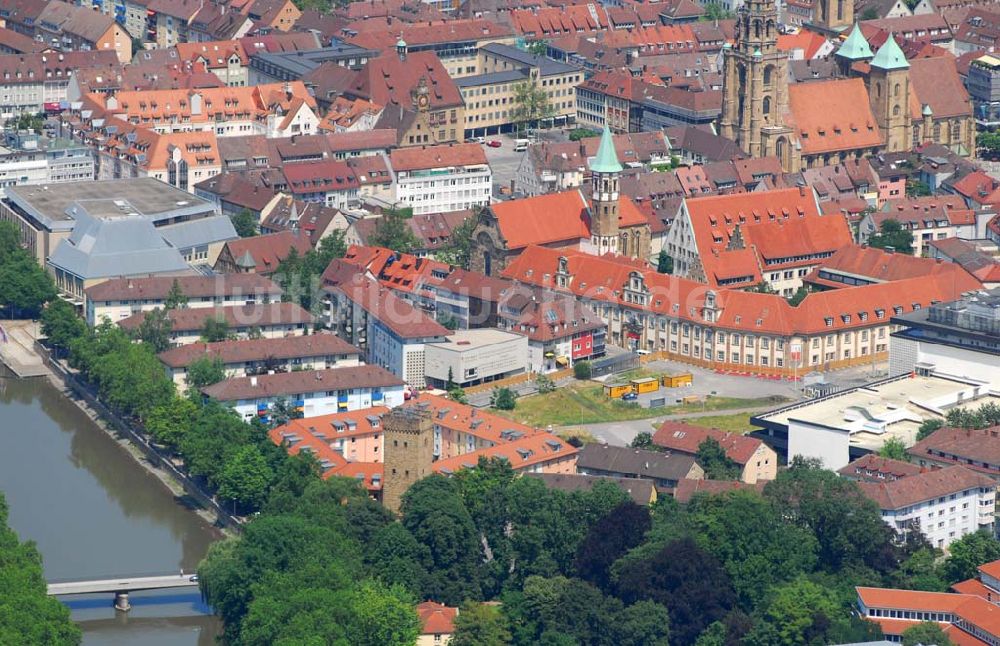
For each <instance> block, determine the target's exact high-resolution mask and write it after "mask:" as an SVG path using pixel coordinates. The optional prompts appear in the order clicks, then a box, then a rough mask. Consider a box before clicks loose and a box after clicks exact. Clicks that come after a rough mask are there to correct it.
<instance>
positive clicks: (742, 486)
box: [674, 478, 764, 504]
mask: <svg viewBox="0 0 1000 646" xmlns="http://www.w3.org/2000/svg"><path fill="white" fill-rule="evenodd" d="M763 487H764V481H763V480H762V481H760V482H758V483H757V484H747V483H745V482H737V481H735V480H690V479H688V478H684V479H683V480H678V481H677V487H675V488H674V499H675V500H677V502H679V503H681V504H687V503H689V502H691V499H692V498H694V497H695V496H696V495H698V494H700V493H703V494H707V495H709V496H718V495H721V494H726V493H729V492H731V491H758V492H759V491H761V490H762V489H763Z"/></svg>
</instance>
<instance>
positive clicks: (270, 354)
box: [157, 333, 361, 368]
mask: <svg viewBox="0 0 1000 646" xmlns="http://www.w3.org/2000/svg"><path fill="white" fill-rule="evenodd" d="M360 354H361V351H360V350H359V349H358V348H355V347H354V346H353V345H351V344H350V343H348V342H347V341H344V340H343V339H341V338H340V337H338V336H336V335H334V334H328V333H318V334H309V335H303V336H289V337H285V338H282V339H238V340H232V341H219V342H217V343H189V344H188V345H182V346H180V347H177V348H171V349H169V350H166V351H164V352H161V353H160V354H159V355H157V356H158V357H159V359H160V361H162V362H163V363H164V364H166V365H168V366H170V367H171V368H183V367H185V366H189V365H191V364H192V363H194V362H195V361H196V360H198V359H200V358H202V357H218V358H219V359H220V360H221V361H222V363H224V364H231V363H245V362H250V361H265V360H268V359H295V358H299V357H326V356H336V355H355V357H356V356H357V355H360Z"/></svg>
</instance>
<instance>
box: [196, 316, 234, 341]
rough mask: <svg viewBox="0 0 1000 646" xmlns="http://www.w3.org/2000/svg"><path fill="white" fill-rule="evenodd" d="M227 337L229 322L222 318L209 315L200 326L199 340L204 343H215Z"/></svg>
mask: <svg viewBox="0 0 1000 646" xmlns="http://www.w3.org/2000/svg"><path fill="white" fill-rule="evenodd" d="M228 338H229V324H228V323H226V320H225V319H223V318H216V317H214V316H209V317H208V318H206V319H205V325H203V326H202V328H201V340H202V341H203V342H205V343H217V342H219V341H225V340H226V339H228Z"/></svg>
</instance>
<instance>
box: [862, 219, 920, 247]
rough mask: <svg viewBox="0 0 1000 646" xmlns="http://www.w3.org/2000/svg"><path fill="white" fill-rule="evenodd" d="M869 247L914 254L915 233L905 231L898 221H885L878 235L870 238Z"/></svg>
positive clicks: (875, 234)
mask: <svg viewBox="0 0 1000 646" xmlns="http://www.w3.org/2000/svg"><path fill="white" fill-rule="evenodd" d="M868 245H869V246H872V247H878V248H880V249H892V250H893V251H897V252H899V253H913V233H912V232H910V231H909V230H907V229H904V228H903V225H902V224H900V223H899V221H898V220H892V219H888V220H883V221H882V224H880V225H879V229H878V233H873V234H872V235H871V237H869V238H868Z"/></svg>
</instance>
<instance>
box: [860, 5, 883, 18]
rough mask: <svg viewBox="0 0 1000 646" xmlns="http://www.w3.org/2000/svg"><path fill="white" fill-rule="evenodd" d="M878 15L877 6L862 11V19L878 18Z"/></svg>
mask: <svg viewBox="0 0 1000 646" xmlns="http://www.w3.org/2000/svg"><path fill="white" fill-rule="evenodd" d="M878 17H879V16H878V9H876V8H875V7H868V8H867V9H865V10H864V11H863V12H861V20H878Z"/></svg>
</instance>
